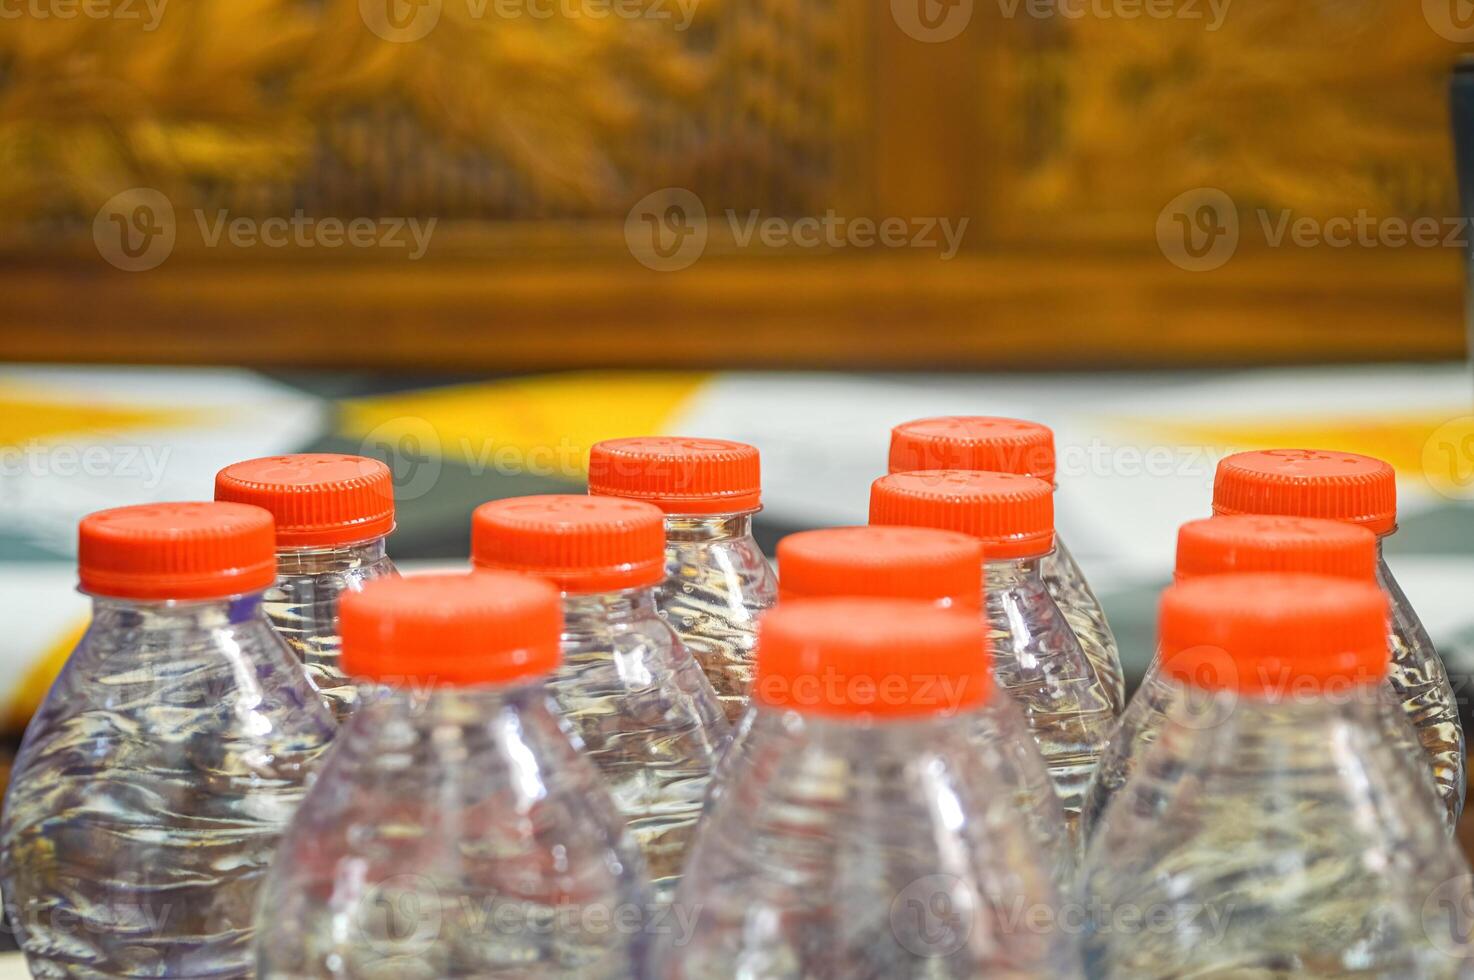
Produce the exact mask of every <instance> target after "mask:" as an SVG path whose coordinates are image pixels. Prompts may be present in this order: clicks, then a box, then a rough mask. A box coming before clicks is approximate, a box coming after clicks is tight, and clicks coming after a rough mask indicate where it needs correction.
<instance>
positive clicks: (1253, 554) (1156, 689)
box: [1081, 515, 1453, 839]
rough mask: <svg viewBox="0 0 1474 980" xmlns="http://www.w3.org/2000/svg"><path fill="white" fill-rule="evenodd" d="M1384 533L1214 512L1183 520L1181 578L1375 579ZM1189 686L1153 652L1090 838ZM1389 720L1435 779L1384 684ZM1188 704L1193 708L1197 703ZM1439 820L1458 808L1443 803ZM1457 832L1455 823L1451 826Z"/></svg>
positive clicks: (1111, 750) (1096, 788) (1105, 758)
mask: <svg viewBox="0 0 1474 980" xmlns="http://www.w3.org/2000/svg"><path fill="white" fill-rule="evenodd" d="M1376 567H1377V539H1376V536H1375V535H1373V534H1372V533H1371V532H1370V531H1368V530H1366V529H1365V528H1361V527H1357V526H1356V525H1354V524H1343V523H1341V522H1339V521H1326V520H1318V519H1316V518H1308V517H1257V516H1251V515H1243V516H1237V517H1213V518H1209V519H1207V520H1200V521H1191V522H1189V523H1187V524H1184V525H1183V526H1182V528H1181V529H1180V530H1179V531H1178V533H1177V571H1176V580H1177V581H1179V582H1185V581H1187V580H1189V579H1194V578H1201V577H1203V576H1206V575H1227V574H1243V573H1246V572H1302V573H1306V574H1314V575H1329V576H1331V577H1334V578H1345V579H1351V580H1353V581H1362V582H1374V581H1376ZM1183 691H1184V688H1183V687H1182V685H1179V684H1175V683H1173V682H1172V681H1171V680H1170V679H1169V678H1168V677H1166V676H1164V674H1163V671H1162V666H1161V663H1160V662H1159V660H1158V659H1157V658H1156V657H1153V659H1152V664H1151V667H1150V668H1148V670H1147V672H1146V676H1145V677H1144V678H1143V679H1142V682H1141V686H1140V687H1138V688H1137V690H1136V694H1135V696H1133V697H1132V699H1131V703H1130V704H1129V705H1127V707H1126V713H1125V714H1124V715H1122V716H1121V722H1120V724H1119V725H1118V726H1117V727H1116V732H1115V734H1114V735H1113V736H1112V737H1111V744H1110V745H1109V746H1108V747H1107V748H1106V751H1105V754H1104V755H1102V756H1101V759H1100V765H1098V766H1097V767H1096V770H1095V779H1094V780H1092V781H1091V784H1090V791H1089V792H1088V793H1087V794H1086V797H1085V811H1084V814H1083V816H1082V819H1081V822H1082V825H1083V827H1084V832H1085V835H1086V837H1087V839H1088V838H1089V837H1090V836H1091V835H1092V834H1093V833H1094V829H1095V827H1096V825H1097V823H1098V821H1099V819H1100V815H1101V814H1102V813H1103V812H1104V811H1105V808H1106V805H1107V804H1109V803H1110V801H1111V799H1112V798H1114V797H1115V795H1116V794H1117V793H1118V792H1119V791H1120V789H1121V787H1123V786H1124V785H1125V784H1126V781H1127V779H1129V778H1130V776H1131V774H1132V773H1133V772H1134V771H1135V770H1136V766H1137V765H1138V763H1139V762H1140V761H1141V758H1142V756H1143V755H1144V754H1145V752H1146V750H1147V747H1148V746H1149V745H1151V744H1152V743H1153V742H1155V741H1156V740H1157V736H1158V735H1159V734H1160V733H1161V731H1162V728H1163V726H1165V724H1166V720H1167V715H1168V714H1169V713H1170V712H1171V710H1172V701H1173V698H1174V697H1176V696H1177V695H1179V694H1181V693H1182V692H1183ZM1384 694H1385V695H1386V696H1385V697H1383V699H1382V707H1383V709H1384V711H1383V719H1382V721H1383V724H1384V726H1385V730H1386V734H1387V738H1388V739H1389V741H1391V742H1392V743H1393V744H1395V745H1398V746H1400V749H1401V752H1402V754H1403V755H1404V756H1405V757H1406V758H1408V759H1411V760H1416V761H1417V762H1418V763H1419V764H1418V767H1417V776H1418V778H1424V777H1426V778H1427V779H1428V780H1429V789H1430V795H1431V794H1432V790H1433V787H1432V783H1431V780H1432V773H1431V772H1430V771H1429V770H1428V769H1427V767H1426V766H1424V765H1422V764H1421V760H1422V746H1420V745H1419V744H1418V739H1417V735H1416V733H1415V732H1414V731H1413V729H1412V725H1411V723H1410V722H1409V721H1408V719H1407V716H1406V714H1405V713H1404V712H1403V710H1402V707H1401V705H1400V704H1398V703H1397V702H1396V701H1395V700H1394V699H1393V697H1392V693H1391V689H1390V688H1384ZM1183 710H1191V706H1188V707H1185V708H1184V709H1183ZM1438 813H1439V817H1440V819H1443V820H1445V821H1446V822H1447V821H1448V819H1449V817H1450V816H1451V814H1450V813H1449V812H1448V810H1447V809H1446V808H1445V807H1443V806H1441V805H1440V806H1439V808H1438ZM1448 829H1449V830H1450V831H1452V830H1453V824H1452V823H1449V824H1448Z"/></svg>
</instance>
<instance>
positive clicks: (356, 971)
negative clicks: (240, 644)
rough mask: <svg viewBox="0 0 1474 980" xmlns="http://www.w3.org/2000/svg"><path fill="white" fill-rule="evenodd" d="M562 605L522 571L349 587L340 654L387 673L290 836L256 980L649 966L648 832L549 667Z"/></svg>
mask: <svg viewBox="0 0 1474 980" xmlns="http://www.w3.org/2000/svg"><path fill="white" fill-rule="evenodd" d="M561 621H562V610H561V608H560V602H559V598H558V592H557V590H556V589H555V588H554V587H553V586H552V585H551V584H549V583H547V582H543V581H539V580H537V579H534V578H531V577H529V576H524V575H516V574H513V573H509V572H480V573H477V574H474V575H422V576H416V577H413V578H407V579H395V580H387V581H381V582H374V583H371V584H369V585H368V586H367V587H366V588H365V589H363V590H362V591H361V592H355V593H352V594H349V595H347V596H345V597H344V600H343V606H342V628H343V666H344V668H345V669H346V670H348V671H349V672H350V673H351V674H352V675H354V676H357V677H359V678H361V679H363V680H364V681H365V682H366V683H369V684H377V685H380V686H377V687H369V688H366V691H370V692H374V693H372V694H370V695H369V696H368V699H367V700H366V702H365V703H364V704H363V705H362V706H361V707H360V708H359V710H358V711H357V712H356V713H355V715H354V717H353V718H352V719H351V720H350V722H349V723H348V725H347V726H346V727H345V728H344V730H343V732H342V734H341V735H340V736H339V738H338V745H337V747H336V748H335V750H334V751H333V753H332V754H331V756H329V758H328V759H327V761H326V763H325V765H324V767H323V770H322V773H321V776H320V777H319V779H318V780H317V782H316V783H315V784H314V786H313V788H312V791H311V793H309V794H308V796H307V799H306V801H305V802H304V803H303V804H302V807H301V809H300V810H299V811H298V813H297V817H296V819H295V820H294V821H293V822H292V825H291V828H290V829H289V830H288V832H287V834H286V836H285V838H284V839H283V841H282V846H281V850H280V851H279V852H278V854H277V858H276V861H275V863H274V865H273V870H272V874H271V876H270V878H269V879H268V882H267V884H266V886H265V888H264V889H263V891H262V896H261V903H260V909H259V920H258V921H259V927H258V937H257V945H256V950H257V963H258V972H259V977H260V978H261V980H348V978H354V980H375V978H382V980H472V978H477V980H481V978H486V980H492V978H496V980H503V978H505V980H513V978H515V980H530V978H534V977H536V978H538V980H634V978H636V977H638V976H639V973H638V969H639V963H640V961H641V959H642V957H643V943H644V939H643V935H644V932H645V930H646V928H647V925H648V921H649V915H650V896H649V886H648V884H647V882H646V881H645V877H644V864H643V861H642V860H641V858H640V854H639V848H638V847H637V846H636V845H635V843H634V841H633V839H632V838H631V837H630V835H629V833H628V830H627V828H626V827H625V825H624V822H623V820H622V819H621V818H620V817H619V815H618V813H617V811H616V809H615V806H614V802H613V800H611V799H610V797H609V794H608V792H607V791H606V790H605V788H604V786H603V785H602V784H601V782H600V779H599V775H598V773H597V771H596V770H595V769H594V767H593V766H592V765H591V764H590V762H589V760H588V759H586V758H584V756H583V755H582V754H581V753H579V751H578V750H577V748H576V747H575V745H574V743H573V741H572V740H571V739H570V736H569V734H568V733H567V732H566V731H565V730H564V728H563V727H562V725H561V724H560V722H559V721H558V718H557V716H556V711H555V707H554V705H553V703H552V701H551V698H550V696H549V693H548V690H547V686H546V684H545V683H544V681H545V679H546V678H547V676H548V675H549V674H550V673H551V672H552V671H553V670H555V669H556V668H557V665H558V660H559V656H560V654H559V629H560V623H561Z"/></svg>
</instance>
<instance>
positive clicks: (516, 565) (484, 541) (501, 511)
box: [471, 494, 665, 592]
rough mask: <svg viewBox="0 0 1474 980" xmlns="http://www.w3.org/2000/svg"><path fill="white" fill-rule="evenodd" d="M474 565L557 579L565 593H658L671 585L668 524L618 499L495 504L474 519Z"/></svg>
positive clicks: (553, 497)
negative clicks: (665, 583)
mask: <svg viewBox="0 0 1474 980" xmlns="http://www.w3.org/2000/svg"><path fill="white" fill-rule="evenodd" d="M471 560H472V562H473V563H474V564H475V565H476V566H477V567H478V568H500V569H507V570H510V571H516V572H526V573H528V574H530V575H538V576H541V577H543V578H546V579H551V580H552V581H553V582H554V583H555V584H557V586H558V587H559V588H560V589H562V590H563V591H564V592H613V591H617V590H620V589H634V588H640V587H642V586H648V585H654V584H656V583H657V582H660V581H661V580H662V579H664V578H665V517H664V515H662V514H661V512H660V509H659V508H657V507H653V506H651V505H650V504H646V503H641V502H639V501H636V500H623V499H620V498H618V497H590V496H583V495H577V494H545V495H541V496H535V497H510V498H508V499H506V500H493V501H490V502H489V503H485V504H482V505H481V506H480V507H477V508H476V511H475V513H474V514H472V515H471Z"/></svg>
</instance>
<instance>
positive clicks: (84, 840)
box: [0, 594, 336, 978]
mask: <svg viewBox="0 0 1474 980" xmlns="http://www.w3.org/2000/svg"><path fill="white" fill-rule="evenodd" d="M335 731H336V726H335V725H334V724H333V720H332V718H331V716H330V715H329V714H328V712H327V710H326V709H325V708H324V707H323V705H322V702H321V701H320V700H319V699H318V697H317V696H316V694H315V693H314V692H313V690H312V687H311V685H309V684H308V682H307V678H306V677H305V676H304V675H303V672H302V666H301V664H299V663H298V662H297V660H296V658H295V657H293V656H292V653H291V651H290V650H288V649H287V647H286V644H284V643H283V642H282V641H281V639H280V638H279V637H278V636H277V635H276V633H275V632H273V630H272V629H271V627H270V625H269V624H268V623H267V621H266V617H265V615H264V614H263V613H262V610H261V597H260V595H259V594H257V595H251V596H247V597H244V598H241V599H238V600H235V601H233V602H227V601H217V602H191V603H179V604H170V603H131V602H123V601H119V600H110V599H98V600H97V601H96V602H95V603H94V606H93V618H92V625H91V627H90V628H89V629H88V631H87V633H86V635H85V636H84V637H83V638H82V641H81V643H80V644H79V645H78V646H77V649H76V650H75V651H74V652H73V653H72V656H71V659H70V660H69V661H68V662H67V665H66V667H65V669H64V670H63V671H62V673H61V676H60V677H58V678H57V680H56V683H55V684H54V685H53V686H52V688H51V691H50V693H49V694H48V695H47V696H46V700H45V702H44V703H43V704H42V706H41V708H40V710H39V711H38V712H37V714H36V716H35V717H34V718H33V719H32V720H31V724H30V727H29V728H28V729H27V731H26V737H25V741H24V742H23V743H22V747H21V751H20V754H19V756H18V758H17V760H16V766H15V770H14V773H13V776H12V779H11V783H10V790H9V793H8V794H7V796H6V800H5V815H4V818H3V822H0V845H3V847H0V877H3V882H4V892H5V898H6V901H7V903H8V904H9V909H10V911H11V913H12V916H11V921H12V924H13V925H14V926H15V928H16V929H17V933H18V939H19V941H20V944H21V946H22V948H23V949H24V950H25V952H26V956H27V959H28V962H29V965H30V968H31V971H32V973H33V975H35V976H37V977H77V978H80V977H87V978H91V977H211V978H214V977H221V978H224V977H248V976H250V975H251V972H252V957H251V936H252V917H253V912H254V909H255V900H256V893H257V889H258V888H259V887H260V885H261V883H262V881H263V880H264V878H265V876H266V872H267V867H268V865H269V863H270V860H271V856H272V854H273V853H274V852H275V850H276V845H277V842H278V839H279V837H280V835H281V832H282V830H283V829H284V828H285V826H286V825H287V822H288V821H289V820H290V819H291V817H292V814H293V812H294V811H295V810H296V808H297V805H298V803H299V802H300V801H301V798H302V796H303V793H304V789H305V785H306V783H307V781H308V779H309V775H310V774H311V772H312V771H313V769H314V767H315V765H316V763H317V761H318V758H319V756H320V755H321V753H322V752H323V750H324V749H325V748H326V747H327V745H328V743H329V742H330V740H331V739H332V737H333V734H334V732H335Z"/></svg>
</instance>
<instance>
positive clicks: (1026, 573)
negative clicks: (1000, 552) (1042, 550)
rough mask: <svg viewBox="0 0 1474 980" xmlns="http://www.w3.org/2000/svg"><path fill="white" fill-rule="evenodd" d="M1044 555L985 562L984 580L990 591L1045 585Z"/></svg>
mask: <svg viewBox="0 0 1474 980" xmlns="http://www.w3.org/2000/svg"><path fill="white" fill-rule="evenodd" d="M1045 557H1046V556H1044V555H1034V556H1031V557H1028V558H1008V559H1003V560H999V561H985V562H983V580H984V584H985V586H986V589H987V591H988V592H996V591H999V590H1003V589H1017V588H1025V587H1030V586H1036V585H1037V586H1039V587H1041V588H1042V587H1043V585H1044V558H1045Z"/></svg>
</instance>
